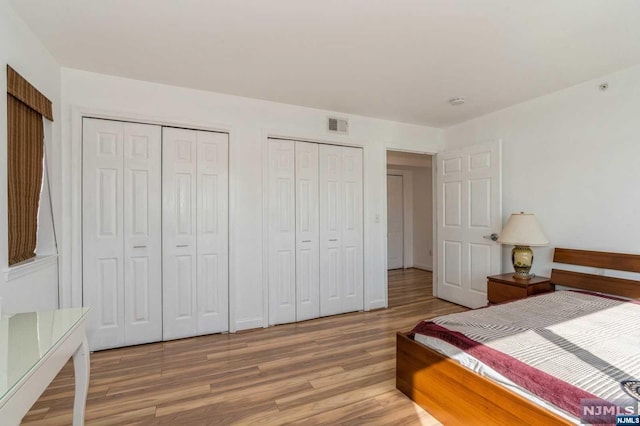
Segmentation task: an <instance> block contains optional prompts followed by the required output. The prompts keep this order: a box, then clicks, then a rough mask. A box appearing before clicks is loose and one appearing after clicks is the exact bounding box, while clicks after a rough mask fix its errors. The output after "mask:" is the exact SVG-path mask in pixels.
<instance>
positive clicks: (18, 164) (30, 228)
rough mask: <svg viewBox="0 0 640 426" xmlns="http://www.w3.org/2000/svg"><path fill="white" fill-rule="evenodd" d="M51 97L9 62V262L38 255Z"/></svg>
mask: <svg viewBox="0 0 640 426" xmlns="http://www.w3.org/2000/svg"><path fill="white" fill-rule="evenodd" d="M42 117H46V118H47V119H49V120H52V119H53V108H52V106H51V101H50V100H49V99H47V97H46V96H44V95H43V94H42V93H40V92H39V91H38V90H37V89H36V88H35V87H33V86H32V85H31V84H30V83H29V82H28V81H27V80H25V79H24V78H23V77H22V76H21V75H20V74H18V73H17V72H16V71H15V70H14V69H13V68H11V67H10V66H8V65H7V216H8V218H7V219H8V222H9V238H8V240H9V241H8V243H9V244H8V245H9V259H8V262H9V266H11V265H15V264H16V263H19V262H22V261H25V260H27V259H30V258H32V257H34V256H35V255H36V253H35V250H36V244H37V235H38V207H39V204H40V193H41V191H40V190H41V187H42V173H43V164H42V163H43V155H44V128H43V123H42Z"/></svg>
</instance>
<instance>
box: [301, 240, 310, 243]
mask: <svg viewBox="0 0 640 426" xmlns="http://www.w3.org/2000/svg"><path fill="white" fill-rule="evenodd" d="M310 242H311V240H302V241H301V243H310Z"/></svg>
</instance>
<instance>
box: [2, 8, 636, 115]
mask: <svg viewBox="0 0 640 426" xmlns="http://www.w3.org/2000/svg"><path fill="white" fill-rule="evenodd" d="M11 3H12V4H13V6H14V8H15V9H16V11H17V12H18V13H19V14H20V15H21V16H22V17H23V19H24V20H25V21H26V22H27V24H28V25H29V26H30V27H31V28H32V29H33V31H34V32H35V33H36V34H37V35H38V36H39V37H40V39H41V40H42V41H43V42H44V44H45V45H46V46H47V47H48V49H49V50H50V51H51V53H52V54H53V55H54V57H56V58H57V59H58V61H59V62H60V63H61V64H62V65H63V66H66V67H72V68H79V69H84V70H89V71H95V72H100V73H105V74H113V75H118V76H124V77H130V78H134V79H140V80H148V81H155V82H161V83H167V84H172V85H178V86H186V87H192V88H197V89H204V90H210V91H215V92H222V93H229V94H234V95H241V96H248V97H252V98H260V99H267V100H272V101H278V102H285V103H290V104H296V105H304V106H310V107H316V108H323V109H328V110H334V111H341V112H344V113H353V114H360V115H366V116H372V117H380V118H387V119H391V120H397V121H402V122H409V123H417V124H425V125H431V126H436V127H446V126H448V125H451V124H454V123H458V122H461V121H465V120H468V119H470V118H473V117H477V116H480V115H483V114H486V113H489V112H491V111H495V110H498V109H501V108H504V107H507V106H509V105H513V104H515V103H519V102H522V101H525V100H528V99H531V98H534V97H537V96H541V95H544V94H547V93H550V92H554V91H556V90H559V89H562V88H565V87H568V86H571V85H574V84H577V83H580V82H583V81H586V80H589V79H592V78H596V77H599V76H602V75H604V74H607V73H609V72H612V71H616V70H619V69H622V68H626V67H629V66H631V65H635V64H638V63H640V42H639V40H640V25H639V24H638V22H639V21H640V1H637V0H482V1H479V0H316V1H311V0H269V1H267V0H101V1H98V0H55V1H52V0H11ZM456 96H464V97H465V98H466V99H467V102H466V104H465V105H463V106H458V107H452V106H450V105H449V104H448V102H447V101H448V99H450V98H452V97H456Z"/></svg>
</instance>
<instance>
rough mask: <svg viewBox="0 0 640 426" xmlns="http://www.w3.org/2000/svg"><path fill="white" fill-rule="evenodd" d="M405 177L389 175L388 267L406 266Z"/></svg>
mask: <svg viewBox="0 0 640 426" xmlns="http://www.w3.org/2000/svg"><path fill="white" fill-rule="evenodd" d="M403 203H404V197H403V177H402V176H401V175H387V269H399V268H402V267H404V204H403Z"/></svg>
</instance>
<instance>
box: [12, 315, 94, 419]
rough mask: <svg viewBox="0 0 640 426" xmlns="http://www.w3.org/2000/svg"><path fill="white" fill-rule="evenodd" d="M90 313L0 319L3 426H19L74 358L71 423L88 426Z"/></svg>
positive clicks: (14, 316) (13, 316) (17, 316)
mask: <svg viewBox="0 0 640 426" xmlns="http://www.w3.org/2000/svg"><path fill="white" fill-rule="evenodd" d="M87 312H89V309H88V308H73V309H60V310H56V311H47V312H30V313H25V314H15V315H12V316H10V317H4V318H2V319H0V424H2V425H3V426H4V425H18V424H20V422H21V421H22V418H23V417H24V415H25V414H26V413H27V412H28V411H29V409H30V408H31V406H32V405H33V403H34V402H36V401H37V399H38V398H39V397H40V395H41V394H42V392H44V390H45V389H46V388H47V386H49V383H51V381H52V380H53V379H54V378H55V377H56V375H57V374H58V372H59V371H60V369H62V367H63V366H64V365H65V364H66V363H67V361H68V360H69V358H70V357H73V366H74V370H75V380H76V391H75V400H74V405H73V424H74V425H76V426H78V425H82V424H84V408H85V403H86V400H87V390H88V387H89V347H88V345H87V338H86V333H85V319H86V315H87Z"/></svg>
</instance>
